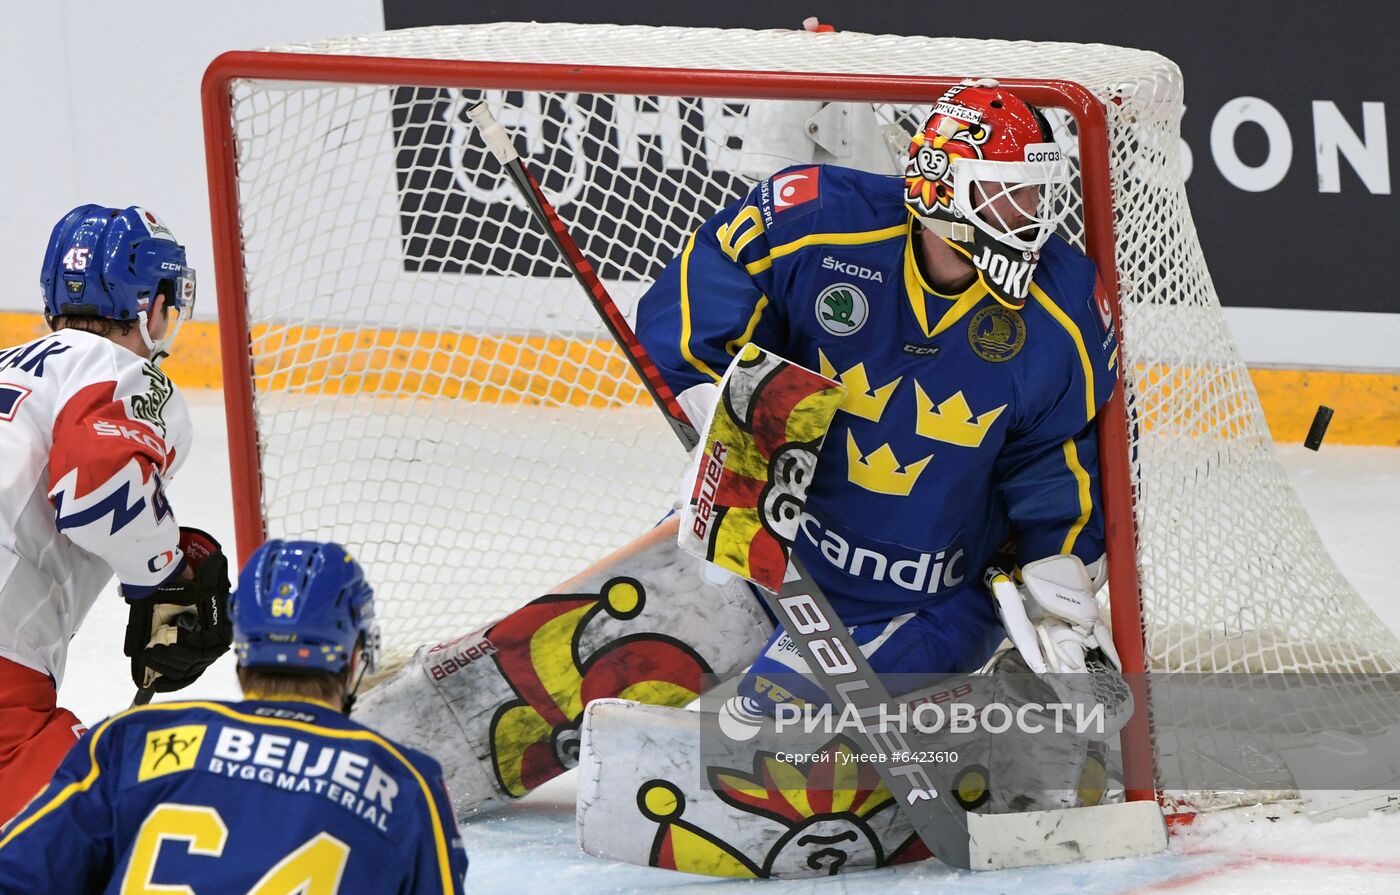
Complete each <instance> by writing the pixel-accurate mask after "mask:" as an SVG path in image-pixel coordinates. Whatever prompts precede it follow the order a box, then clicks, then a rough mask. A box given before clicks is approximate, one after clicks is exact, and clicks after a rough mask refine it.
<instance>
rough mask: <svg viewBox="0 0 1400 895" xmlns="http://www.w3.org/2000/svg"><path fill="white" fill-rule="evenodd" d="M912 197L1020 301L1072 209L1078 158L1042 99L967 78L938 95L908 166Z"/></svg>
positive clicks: (998, 291) (992, 280)
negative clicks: (1056, 134)
mask: <svg viewBox="0 0 1400 895" xmlns="http://www.w3.org/2000/svg"><path fill="white" fill-rule="evenodd" d="M904 183H905V186H906V192H905V204H906V205H907V206H908V207H909V209H910V210H911V211H912V212H913V213H914V214H915V215H917V216H918V218H919V220H920V221H921V222H922V223H923V225H924V226H925V227H927V228H929V229H930V230H931V231H933V232H934V233H935V234H937V235H938V236H940V237H941V238H942V239H943V240H944V241H945V242H947V243H948V244H949V245H950V246H952V247H953V249H954V250H956V251H957V252H959V253H960V254H962V255H964V256H966V257H967V258H968V259H970V260H971V261H972V263H973V264H974V265H975V266H976V267H977V270H978V273H979V275H980V276H981V278H982V282H983V283H984V284H985V285H986V287H987V289H988V291H990V292H991V293H992V295H993V296H995V297H996V299H997V300H998V301H1000V302H1001V303H1002V304H1005V305H1008V306H1010V307H1012V308H1020V307H1021V306H1022V305H1024V304H1025V301H1026V296H1027V294H1028V293H1029V291H1030V284H1031V277H1032V275H1033V274H1034V272H1035V265H1036V262H1037V261H1038V260H1039V259H1040V249H1041V247H1042V246H1044V245H1045V241H1046V240H1047V239H1049V238H1050V234H1051V233H1053V232H1055V228H1056V227H1057V226H1058V225H1059V223H1060V219H1061V218H1062V217H1063V216H1064V213H1065V210H1066V199H1067V198H1068V192H1069V163H1068V162H1067V161H1066V159H1065V157H1064V154H1063V153H1062V152H1061V151H1060V147H1059V146H1058V145H1057V144H1056V143H1055V141H1054V138H1053V136H1052V134H1051V130H1050V124H1049V122H1047V121H1046V120H1045V116H1044V115H1042V114H1041V113H1040V110H1038V109H1036V108H1035V107H1034V106H1032V105H1029V104H1028V103H1026V102H1024V101H1022V100H1021V99H1019V98H1017V97H1016V96H1015V95H1013V94H1012V93H1010V92H1009V91H1006V90H1003V89H1001V88H1000V87H999V86H997V82H996V81H992V80H985V79H984V80H981V81H976V82H972V81H966V82H964V83H963V84H961V85H959V86H957V87H953V88H952V89H950V90H949V91H948V92H947V93H945V94H943V96H941V97H940V98H939V99H938V102H936V103H934V106H933V112H932V113H931V114H930V115H929V117H928V120H927V121H926V122H924V127H923V130H922V131H921V132H920V133H918V134H915V135H914V139H913V141H912V143H911V144H910V146H909V159H908V161H907V162H906V163H905V167H904Z"/></svg>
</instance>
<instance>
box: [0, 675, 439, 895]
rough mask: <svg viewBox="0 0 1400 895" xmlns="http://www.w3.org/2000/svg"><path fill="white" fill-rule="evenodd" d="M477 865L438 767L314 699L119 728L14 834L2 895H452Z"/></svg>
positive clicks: (158, 708) (162, 710) (74, 760)
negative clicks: (191, 894) (168, 894)
mask: <svg viewBox="0 0 1400 895" xmlns="http://www.w3.org/2000/svg"><path fill="white" fill-rule="evenodd" d="M466 865H467V856H466V853H465V851H464V850H463V848H462V842H461V839H460V837H459V835H458V832H457V825H456V821H455V820H454V818H453V815H452V810H451V806H450V804H449V801H448V798H447V791H446V789H445V787H444V786H443V783H442V769H441V768H440V767H439V766H438V763H437V762H436V761H434V760H433V759H431V758H429V757H427V756H426V755H423V754H421V753H418V752H414V751H413V750H411V749H406V748H403V747H401V746H397V745H395V744H393V743H392V742H390V741H389V740H386V739H384V738H383V737H381V736H379V735H378V734H376V733H374V732H373V731H371V730H369V729H367V728H365V727H363V726H361V725H359V724H356V723H355V722H354V721H351V720H349V719H348V718H346V717H345V716H344V715H342V714H341V713H340V712H337V711H335V710H333V709H331V708H329V707H325V706H322V705H319V704H316V703H311V702H304V701H300V700H296V701H291V700H289V701H249V702H241V703H236V704H223V703H214V702H175V703H164V704H160V705H152V706H146V707H144V708H139V709H133V710H131V711H129V712H125V713H123V714H121V715H117V716H115V717H113V718H109V719H108V720H106V721H104V722H103V723H102V724H100V725H98V726H97V727H96V728H95V729H93V730H92V731H90V732H89V733H88V734H87V735H86V736H84V737H83V739H82V740H80V741H79V742H78V743H77V745H75V746H74V747H73V749H72V751H71V752H69V754H68V756H67V758H65V759H64V761H63V764H62V765H61V766H60V767H59V769H58V771H57V773H56V774H55V775H54V778H53V780H52V781H51V782H50V783H49V785H48V787H47V788H46V789H45V790H44V791H42V792H41V793H40V794H39V795H38V796H37V797H36V798H35V799H34V801H32V802H31V803H30V804H29V806H28V807H27V808H26V809H25V810H24V811H23V812H22V813H21V814H20V815H19V816H18V817H17V818H15V820H14V821H13V822H12V823H11V824H9V826H7V827H6V828H5V830H4V832H3V834H2V835H0V892H4V893H20V892H24V893H38V892H54V893H57V892H65V893H67V892H71V893H86V892H93V893H95V892H103V893H118V892H148V891H155V890H156V889H160V891H172V892H173V891H177V890H178V891H182V892H184V891H190V890H191V889H192V890H193V891H197V892H199V893H201V895H219V893H238V895H244V893H248V895H274V893H277V895H283V893H292V892H300V893H319V895H333V893H359V892H373V893H426V892H432V893H439V895H452V893H458V892H461V891H462V883H463V877H464V875H465V873H466ZM167 887H169V888H167ZM185 887H190V888H185Z"/></svg>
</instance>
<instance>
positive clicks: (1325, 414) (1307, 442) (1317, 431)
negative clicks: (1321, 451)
mask: <svg viewBox="0 0 1400 895" xmlns="http://www.w3.org/2000/svg"><path fill="white" fill-rule="evenodd" d="M1330 422H1332V408H1331V407H1327V406H1325V405H1321V404H1320V405H1318V408H1317V415H1316V416H1314V417H1313V421H1312V427H1311V428H1309V429H1308V437H1307V438H1305V439H1304V440H1303V447H1305V448H1307V449H1308V450H1310V451H1315V450H1317V449H1318V448H1320V447H1322V436H1324V435H1326V434H1327V424H1328V423H1330Z"/></svg>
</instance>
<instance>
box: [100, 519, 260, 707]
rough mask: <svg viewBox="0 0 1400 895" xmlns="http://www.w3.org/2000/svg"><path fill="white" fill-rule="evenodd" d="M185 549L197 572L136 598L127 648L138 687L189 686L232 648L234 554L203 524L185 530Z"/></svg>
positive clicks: (166, 689)
mask: <svg viewBox="0 0 1400 895" xmlns="http://www.w3.org/2000/svg"><path fill="white" fill-rule="evenodd" d="M180 549H181V550H182V551H184V554H185V568H186V569H188V570H189V571H191V572H192V573H193V576H192V577H185V576H184V574H183V573H181V574H178V575H176V576H174V577H172V578H170V579H168V580H167V581H165V582H164V583H162V584H161V585H159V586H158V587H157V588H156V590H155V593H153V594H151V595H150V596H149V597H146V598H145V599H142V600H136V601H133V602H132V603H131V614H130V616H129V618H128V620H127V624H126V643H125V646H124V649H123V651H124V652H125V654H126V655H127V656H130V657H131V680H132V682H133V683H135V684H136V686H137V687H145V688H149V689H151V690H154V691H156V692H157V693H169V692H170V691H172V690H180V689H183V688H185V687H188V686H189V685H190V684H192V683H194V682H195V680H197V679H198V678H199V676H200V675H201V674H203V673H204V669H206V668H208V667H209V666H210V665H212V664H213V663H214V661H215V660H216V659H218V658H219V657H220V656H222V655H223V654H224V653H226V652H228V648H229V644H230V642H232V640H233V624H232V622H231V621H230V619H229V617H228V592H229V580H228V559H227V557H225V556H224V554H223V550H222V549H221V548H220V547H219V542H218V541H216V540H214V539H213V538H212V537H210V536H209V534H207V533H206V532H203V531H200V530H199V529H197V528H184V527H182V528H181V529H180Z"/></svg>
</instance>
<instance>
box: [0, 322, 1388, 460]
mask: <svg viewBox="0 0 1400 895" xmlns="http://www.w3.org/2000/svg"><path fill="white" fill-rule="evenodd" d="M47 331H48V330H47V328H46V327H45V326H44V321H43V318H42V317H41V316H39V315H38V314H25V313H16V312H0V346H10V345H17V344H20V343H22V342H27V341H29V340H30V339H34V338H37V337H39V336H41V335H43V334H44V333H46V332H47ZM218 333H219V331H218V326H217V324H214V323H208V322H203V321H194V322H190V323H187V324H185V326H184V327H183V328H182V329H181V331H180V336H179V340H178V341H177V343H176V347H175V354H174V356H173V357H170V358H169V359H167V360H166V361H165V364H164V367H163V368H164V369H165V371H166V372H167V373H169V374H170V376H171V378H172V379H174V380H175V381H176V382H177V383H179V385H180V387H181V388H184V389H219V388H222V387H223V372H222V370H221V368H220V366H219V334H218ZM253 339H254V342H255V343H256V347H257V350H258V352H259V353H260V354H261V355H262V356H263V358H264V360H263V361H262V362H261V363H260V364H259V368H260V369H261V370H263V371H266V370H271V369H277V370H279V372H278V373H277V374H276V375H275V376H272V377H270V379H269V381H268V382H267V387H269V388H274V389H294V390H298V391H304V392H309V393H316V394H359V393H365V392H372V391H383V390H391V391H409V392H413V393H416V394H420V395H422V396H424V397H446V398H460V399H463V400H469V401H480V402H486V403H517V402H526V403H546V402H547V403H551V404H572V405H577V406H597V407H606V406H616V405H619V404H624V405H625V404H632V403H635V402H638V401H644V400H646V399H645V397H644V396H643V394H642V388H641V385H640V383H639V382H638V380H637V378H636V376H635V375H634V374H633V373H632V371H631V369H630V368H629V367H628V365H627V362H626V361H625V360H624V359H623V357H622V354H621V352H620V351H618V350H617V348H616V347H615V346H614V345H613V343H612V341H611V340H610V339H592V340H590V339H545V338H540V337H526V336H463V335H457V334H452V333H442V332H433V331H403V332H400V331H395V330H341V329H336V328H333V327H289V328H283V329H280V330H278V331H277V332H276V333H271V334H270V333H268V332H267V331H266V329H265V328H263V329H261V330H255V331H254V334H253ZM1239 375H1241V374H1240V373H1239V372H1238V371H1235V372H1224V373H1222V372H1220V371H1210V370H1195V371H1189V372H1183V371H1180V370H1178V371H1173V372H1172V373H1168V374H1161V375H1154V374H1153V373H1151V372H1148V373H1140V374H1139V376H1140V379H1141V380H1143V381H1146V382H1150V383H1152V385H1153V389H1152V394H1153V395H1154V396H1157V397H1158V398H1160V399H1166V398H1168V397H1170V398H1173V399H1176V400H1184V401H1186V402H1188V403H1189V404H1191V405H1194V406H1204V407H1206V408H1208V409H1209V413H1207V414H1205V415H1198V416H1197V419H1196V427H1195V428H1196V429H1197V430H1199V431H1196V432H1193V433H1192V434H1203V430H1204V428H1206V427H1209V428H1212V429H1214V430H1215V433H1214V434H1225V435H1229V434H1232V430H1235V429H1237V428H1238V427H1242V426H1243V425H1244V424H1245V420H1244V419H1243V417H1242V416H1241V414H1240V412H1239V411H1240V409H1241V408H1238V407H1231V406H1228V404H1227V403H1226V402H1224V401H1222V400H1220V396H1222V395H1224V394H1226V393H1227V392H1228V391H1229V386H1231V385H1232V383H1230V382H1229V381H1228V380H1229V379H1230V377H1232V376H1239ZM1248 375H1249V377H1250V379H1252V380H1253V382H1254V386H1255V388H1256V390H1257V391H1258V393H1259V399H1260V402H1261V404H1262V405H1263V408H1264V416H1265V417H1266V419H1267V420H1268V424H1269V429H1270V430H1271V432H1272V434H1273V437H1274V440H1275V441H1277V442H1280V443H1295V444H1296V443H1298V442H1301V441H1302V440H1303V439H1304V437H1306V436H1307V433H1308V426H1309V425H1311V423H1312V418H1313V414H1314V413H1316V411H1317V407H1318V405H1319V404H1325V405H1326V406H1328V407H1331V408H1332V409H1333V410H1334V411H1336V415H1335V416H1334V417H1333V419H1332V425H1331V427H1330V428H1329V429H1328V430H1327V443H1328V444H1369V445H1385V446H1390V447H1396V446H1400V374H1396V373H1359V372H1350V371H1334V370H1283V369H1274V368H1265V367H1257V368H1253V369H1251V370H1249V371H1248ZM1143 411H1144V414H1145V416H1146V418H1147V420H1148V425H1149V426H1151V427H1153V428H1156V426H1157V425H1159V423H1158V422H1157V414H1156V413H1154V412H1153V411H1154V408H1153V407H1152V406H1150V405H1149V406H1145V407H1144V408H1143ZM1161 424H1163V425H1170V424H1171V423H1170V420H1166V419H1165V418H1164V422H1163V423H1161Z"/></svg>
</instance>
